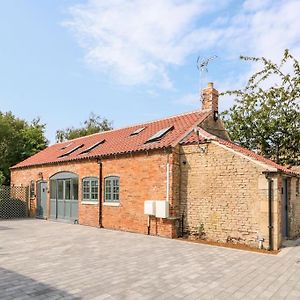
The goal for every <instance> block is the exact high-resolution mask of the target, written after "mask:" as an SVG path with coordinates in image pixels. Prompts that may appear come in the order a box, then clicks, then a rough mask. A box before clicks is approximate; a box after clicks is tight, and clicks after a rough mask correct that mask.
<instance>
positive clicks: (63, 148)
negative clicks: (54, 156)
mask: <svg viewBox="0 0 300 300" xmlns="http://www.w3.org/2000/svg"><path fill="white" fill-rule="evenodd" d="M72 144H73V143H69V144H67V145H64V146H62V147H61V148H60V150H65V149H66V148H68V147H70V146H71V145H72Z"/></svg>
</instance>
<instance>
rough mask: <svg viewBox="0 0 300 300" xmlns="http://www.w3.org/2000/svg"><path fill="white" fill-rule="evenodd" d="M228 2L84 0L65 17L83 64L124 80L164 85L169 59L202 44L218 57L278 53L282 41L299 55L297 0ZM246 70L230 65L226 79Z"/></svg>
mask: <svg viewBox="0 0 300 300" xmlns="http://www.w3.org/2000/svg"><path fill="white" fill-rule="evenodd" d="M229 4H232V5H231V6H229ZM226 5H227V6H228V9H227V10H224V8H226ZM236 5H238V4H237V2H235V1H233V2H231V1H229V0H228V1H226V0H223V1H208V0H190V1H184V0H164V1H148V0H110V1H105V0H87V2H86V4H82V5H76V6H73V7H71V8H70V15H71V17H70V20H69V21H67V22H65V25H66V26H67V27H69V28H70V29H71V30H72V31H73V32H74V33H75V35H76V37H77V40H78V42H79V43H80V45H81V47H82V48H84V49H85V51H86V56H85V59H86V62H87V63H88V64H89V65H90V66H92V67H94V68H97V69H100V70H101V71H103V72H107V74H110V76H112V77H113V78H114V79H116V80H118V81H119V82H121V83H123V84H127V85H136V84H150V85H152V86H160V87H165V88H171V87H172V82H171V80H170V78H169V67H170V66H174V65H183V64H184V63H185V62H186V59H187V57H188V56H189V55H191V54H193V53H195V52H197V53H199V52H201V51H204V50H210V51H211V52H213V53H216V52H217V51H218V52H219V53H222V55H223V58H224V59H226V58H229V57H230V58H232V57H236V58H237V57H238V56H239V55H240V54H243V55H253V56H266V57H268V58H271V59H275V60H279V59H280V58H281V56H282V53H283V50H284V49H285V48H290V49H291V50H292V53H293V54H294V55H295V56H296V57H299V56H300V38H299V37H300V18H299V11H300V1H299V0H245V1H244V2H242V3H241V5H240V6H239V9H233V6H236ZM221 8H223V10H222V13H221V14H216V11H217V10H218V9H221ZM204 17H205V20H208V19H209V18H208V19H207V17H210V18H211V21H210V22H207V21H205V22H204V21H202V20H203V18H204ZM253 70H255V69H251V70H250V71H249V72H252V71H253ZM248 75H249V73H246V74H238V73H237V74H235V75H234V76H235V77H237V76H238V77H239V78H238V80H236V78H229V79H228V82H237V81H238V82H243V80H244V79H245V78H246V77H247V76H248ZM186 99H188V97H187V98H186ZM186 102H189V101H186Z"/></svg>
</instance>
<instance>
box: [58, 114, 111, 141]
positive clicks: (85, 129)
mask: <svg viewBox="0 0 300 300" xmlns="http://www.w3.org/2000/svg"><path fill="white" fill-rule="evenodd" d="M111 129H112V122H111V121H108V120H107V119H106V118H101V117H100V116H97V115H95V114H94V113H90V116H89V118H88V119H87V120H86V121H85V122H84V125H83V126H82V127H79V128H74V127H70V128H66V129H62V130H57V131H56V141H57V142H64V141H67V140H72V139H75V138H78V137H81V136H86V135H90V134H93V133H97V132H101V131H107V130H111Z"/></svg>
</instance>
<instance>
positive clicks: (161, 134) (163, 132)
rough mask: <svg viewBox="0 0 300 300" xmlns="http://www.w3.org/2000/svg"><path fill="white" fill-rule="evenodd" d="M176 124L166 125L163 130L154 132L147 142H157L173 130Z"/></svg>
mask: <svg viewBox="0 0 300 300" xmlns="http://www.w3.org/2000/svg"><path fill="white" fill-rule="evenodd" d="M173 129H174V126H173V125H172V126H169V127H165V128H163V129H161V130H159V131H158V132H156V133H155V134H153V135H152V136H151V137H150V138H149V139H148V140H147V141H146V142H145V144H146V143H151V142H157V141H159V140H161V139H162V138H163V137H164V136H165V135H166V134H167V133H168V132H169V131H171V130H173Z"/></svg>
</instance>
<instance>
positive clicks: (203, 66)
mask: <svg viewBox="0 0 300 300" xmlns="http://www.w3.org/2000/svg"><path fill="white" fill-rule="evenodd" d="M217 57H218V56H217V55H213V56H210V57H208V58H201V57H200V56H198V58H197V69H198V70H199V85H200V95H201V96H200V97H201V98H200V99H201V102H202V103H203V93H202V91H203V88H204V86H203V84H204V79H205V74H206V73H208V64H209V62H210V61H212V60H214V59H216V58H217Z"/></svg>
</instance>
